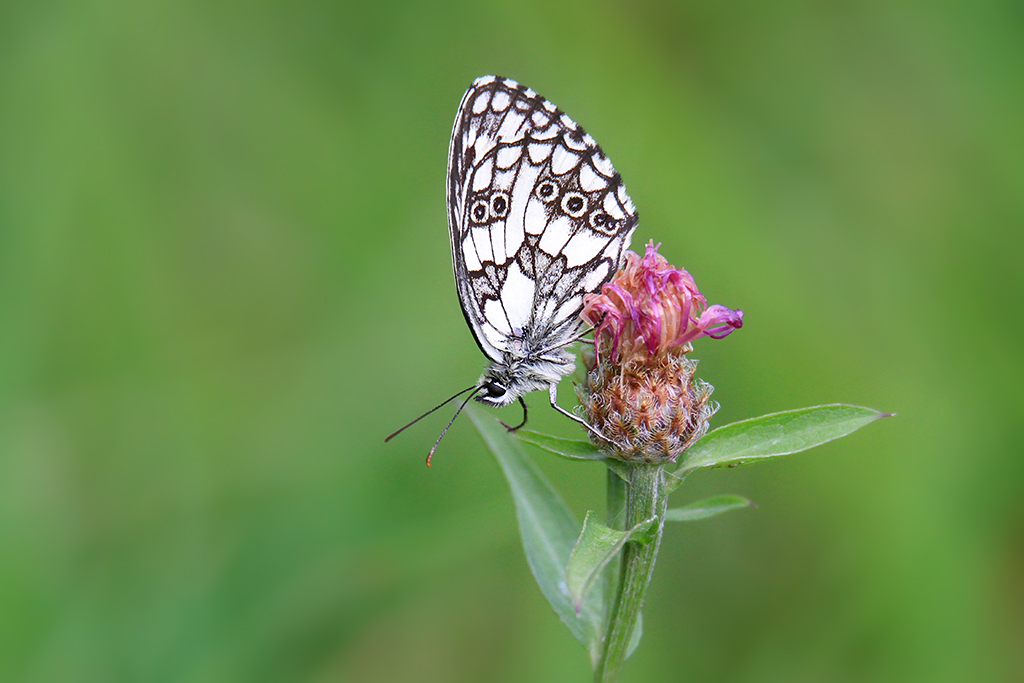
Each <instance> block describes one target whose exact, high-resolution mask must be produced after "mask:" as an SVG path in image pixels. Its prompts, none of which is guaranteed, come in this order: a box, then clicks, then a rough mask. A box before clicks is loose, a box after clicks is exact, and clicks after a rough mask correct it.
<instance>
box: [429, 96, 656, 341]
mask: <svg viewBox="0 0 1024 683" xmlns="http://www.w3.org/2000/svg"><path fill="white" fill-rule="evenodd" d="M636 225H637V212H636V209H635V208H634V207H633V202H632V201H631V200H630V198H629V196H628V195H627V194H626V188H625V186H624V185H623V183H622V178H621V177H620V176H619V174H618V173H617V172H616V171H615V169H614V168H613V167H612V164H611V162H610V161H609V160H608V157H607V156H605V154H604V153H603V152H602V151H601V148H600V147H599V146H598V145H597V143H596V142H594V139H593V138H591V137H590V136H589V135H588V134H587V133H586V132H585V131H584V130H583V129H582V128H581V127H580V126H579V125H577V124H576V123H575V122H574V121H573V120H572V119H570V118H569V117H568V116H566V115H565V114H564V113H563V112H562V111H561V110H560V109H558V107H556V106H555V105H553V104H552V103H551V102H549V101H547V100H546V99H544V98H543V97H541V96H540V95H538V94H537V93H536V92H534V91H533V90H531V89H529V88H526V87H524V86H521V85H519V84H518V83H516V82H515V81H512V80H509V79H502V78H498V77H496V76H484V77H482V78H478V79H477V80H476V81H475V82H474V83H473V85H472V86H471V87H470V88H469V90H467V91H466V94H465V95H464V96H463V98H462V103H461V105H460V106H459V113H458V115H457V116H456V119H455V127H454V129H453V131H452V139H451V145H450V147H449V152H448V229H449V236H450V238H451V247H452V263H453V266H454V269H455V280H456V285H457V287H458V292H459V302H460V304H461V305H462V311H463V313H464V314H465V316H466V321H467V323H468V324H469V326H470V329H472V331H473V335H474V337H475V338H476V341H477V344H478V345H479V346H480V348H481V350H482V351H483V352H484V353H485V354H486V355H487V356H488V357H489V358H491V359H492V360H494V361H499V360H501V359H502V358H503V357H504V354H513V355H515V356H524V355H527V354H529V352H531V351H537V350H540V349H542V348H546V347H549V346H552V345H554V344H558V343H562V342H564V341H566V340H568V339H570V338H571V337H572V336H574V335H575V334H576V333H577V331H578V330H579V328H580V327H581V325H582V323H581V321H580V319H579V313H580V311H581V310H582V308H583V295H584V294H587V293H589V292H596V291H598V290H600V288H601V285H603V284H604V283H605V282H607V281H608V280H609V279H610V278H611V276H612V275H613V274H614V273H615V271H616V270H618V268H619V267H620V266H621V264H622V259H623V252H624V251H625V249H626V247H627V246H628V245H629V239H630V237H631V236H632V233H633V230H634V229H635V228H636Z"/></svg>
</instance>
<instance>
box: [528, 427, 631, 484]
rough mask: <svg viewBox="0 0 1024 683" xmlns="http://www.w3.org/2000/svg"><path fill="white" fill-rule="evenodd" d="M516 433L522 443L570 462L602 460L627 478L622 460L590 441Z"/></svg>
mask: <svg viewBox="0 0 1024 683" xmlns="http://www.w3.org/2000/svg"><path fill="white" fill-rule="evenodd" d="M514 433H515V435H516V437H517V438H518V439H519V440H520V441H522V442H524V443H528V444H531V445H533V446H536V447H537V448H540V449H541V450H543V451H547V452H548V453H554V454H555V455H559V456H561V457H563V458H569V459H570V460H600V461H603V462H604V464H605V465H607V466H608V469H610V470H612V471H613V472H615V473H616V474H618V475H619V476H620V477H622V478H623V479H625V478H626V477H627V474H626V469H625V465H624V464H623V462H622V461H621V460H616V459H615V458H609V457H608V456H606V455H605V454H604V453H603V452H601V449H600V448H598V447H597V446H595V445H594V444H592V443H591V442H589V441H581V440H578V439H564V438H562V437H560V436H551V435H550V434H541V433H539V432H534V431H530V430H529V429H520V430H518V431H516V432H514Z"/></svg>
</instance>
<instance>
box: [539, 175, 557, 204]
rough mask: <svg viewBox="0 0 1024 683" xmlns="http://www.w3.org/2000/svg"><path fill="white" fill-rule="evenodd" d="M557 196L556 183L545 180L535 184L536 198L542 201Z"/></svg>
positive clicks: (547, 200) (548, 200) (550, 199)
mask: <svg viewBox="0 0 1024 683" xmlns="http://www.w3.org/2000/svg"><path fill="white" fill-rule="evenodd" d="M557 196H558V185H555V184H554V183H553V182H551V181H550V180H545V181H544V182H542V183H541V184H540V185H538V186H537V198H538V199H540V200H541V201H542V202H551V201H552V200H554V199H555V198H556V197H557Z"/></svg>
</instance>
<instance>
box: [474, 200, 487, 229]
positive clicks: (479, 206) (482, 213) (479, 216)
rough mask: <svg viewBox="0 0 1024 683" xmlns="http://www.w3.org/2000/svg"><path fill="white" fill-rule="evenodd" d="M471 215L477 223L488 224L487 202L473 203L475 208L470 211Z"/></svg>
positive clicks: (478, 201)
mask: <svg viewBox="0 0 1024 683" xmlns="http://www.w3.org/2000/svg"><path fill="white" fill-rule="evenodd" d="M470 214H472V216H473V221H474V222H475V223H486V222H487V200H486V199H478V200H476V201H475V202H473V208H472V209H470Z"/></svg>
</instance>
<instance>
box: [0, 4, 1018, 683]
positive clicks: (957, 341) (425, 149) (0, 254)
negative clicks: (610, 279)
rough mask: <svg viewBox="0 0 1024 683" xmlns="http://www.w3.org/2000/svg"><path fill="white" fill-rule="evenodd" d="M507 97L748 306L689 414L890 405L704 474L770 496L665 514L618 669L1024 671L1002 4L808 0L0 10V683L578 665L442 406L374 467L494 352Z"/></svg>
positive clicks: (365, 677)
mask: <svg viewBox="0 0 1024 683" xmlns="http://www.w3.org/2000/svg"><path fill="white" fill-rule="evenodd" d="M492 72H493V73H498V74H502V75H507V76H511V77H513V78H516V79H518V80H520V81H521V82H523V83H525V84H527V85H530V86H532V87H533V88H535V89H537V90H538V91H540V92H541V93H543V94H545V95H546V96H548V97H549V98H551V99H552V100H553V101H554V102H555V103H556V104H558V105H559V106H561V107H562V108H563V109H565V110H566V111H567V112H569V113H570V115H571V116H573V117H574V118H575V119H576V120H578V121H579V122H580V123H581V124H582V125H583V126H585V127H586V128H587V129H588V131H589V132H590V133H592V134H593V135H594V136H595V137H596V138H597V139H598V140H599V141H600V142H601V144H602V146H603V147H604V148H605V150H606V151H607V152H608V153H609V155H610V156H611V158H612V159H613V160H614V162H615V164H616V166H617V168H618V170H619V171H620V172H621V173H622V174H623V176H624V177H625V179H626V183H627V185H628V187H629V189H630V194H631V195H632V197H633V200H634V201H635V203H636V204H637V206H638V207H639V209H640V214H641V225H640V228H639V230H638V231H637V233H636V236H635V241H634V246H640V245H642V243H643V242H645V241H646V240H647V239H650V238H653V239H655V240H656V241H660V242H663V243H664V246H663V247H662V252H663V253H664V254H665V255H666V256H668V257H669V259H670V260H672V262H673V263H675V264H677V265H680V266H685V267H686V268H688V269H689V270H691V272H693V274H694V275H695V277H696V279H697V282H698V284H699V285H700V286H701V289H702V290H703V291H704V292H705V293H706V294H707V295H708V298H709V300H710V301H711V302H712V303H723V304H726V305H729V306H732V307H739V308H742V309H744V311H745V312H746V318H745V322H746V325H745V327H744V328H743V330H741V331H740V332H738V333H736V334H734V335H733V336H731V337H729V338H728V339H727V340H724V341H721V342H714V341H711V340H703V341H700V342H698V344H697V351H696V354H695V355H696V356H697V357H699V358H701V359H702V365H701V374H702V376H703V377H704V378H705V379H707V380H708V381H710V382H711V383H713V384H715V385H716V387H717V391H716V394H715V397H716V398H717V399H718V400H719V401H720V402H721V404H722V409H721V411H720V413H719V414H718V416H717V418H716V421H715V423H716V424H725V423H727V422H730V421H733V420H736V419H741V418H745V417H750V416H754V415H759V414H762V413H765V412H771V411H775V410H781V409H787V408H796V407H801V406H806V405H813V404H818V403H826V402H833V401H843V402H849V403H857V404H862V405H868V406H873V407H876V408H879V409H882V410H887V411H894V412H897V413H899V417H897V418H896V419H894V420H887V421H884V422H881V423H878V424H875V425H872V426H870V427H869V428H867V429H865V430H864V431H862V432H858V433H857V434H855V435H854V436H852V437H850V438H847V439H844V440H843V441H841V442H837V443H834V444H829V445H827V446H825V447H822V448H820V449H818V450H817V451H814V452H811V453H807V454H802V455H798V456H794V457H793V458H792V459H789V460H786V461H782V462H778V463H772V464H766V465H763V466H760V467H751V468H741V469H738V470H728V471H716V472H712V473H708V474H702V475H699V476H696V477H694V478H693V479H692V480H691V481H689V482H688V483H687V485H686V486H684V487H683V488H682V489H681V490H680V491H679V492H678V493H677V494H676V500H677V502H678V503H683V502H686V501H687V500H693V499H696V498H698V497H700V496H703V495H710V494H713V493H738V494H741V495H745V496H748V497H750V498H752V499H753V500H755V501H756V502H757V503H758V505H759V508H758V509H757V510H753V511H745V512H739V513H733V514H731V515H728V516H724V517H721V518H716V519H714V520H711V521H708V522H704V523H701V524H691V525H685V526H684V525H676V526H674V527H672V528H671V529H670V530H669V531H668V532H667V534H666V540H665V543H664V545H663V551H662V557H661V562H660V563H659V565H658V568H657V572H656V574H655V578H654V582H653V584H652V588H651V591H650V593H649V598H648V603H649V604H648V606H647V608H646V611H645V615H646V619H645V626H646V629H645V630H646V634H645V640H644V643H643V644H642V646H641V648H640V649H639V650H638V651H637V654H636V655H635V656H634V657H633V659H632V660H630V662H629V663H628V664H627V669H626V672H625V679H624V680H625V681H627V682H635V683H639V682H641V681H652V682H653V681H758V682H760V681H787V682H792V681H839V682H844V681H893V682H897V681H899V682H904V681H928V682H932V681H1016V680H1024V500H1022V493H1024V458H1022V453H1021V448H1020V443H1021V439H1022V437H1024V434H1022V432H1024V430H1022V427H1021V424H1022V418H1021V413H1022V408H1024V401H1022V398H1021V396H1022V381H1024V373H1022V363H1021V347H1022V339H1024V337H1022V328H1024V323H1022V320H1021V309H1022V304H1021V295H1022V290H1024V288H1022V286H1021V285H1022V282H1021V280H1022V278H1021V271H1022V266H1021V264H1020V261H1021V257H1022V255H1024V250H1022V239H1021V237H1022V233H1024V11H1022V9H1021V5H1020V3H1016V2H966V1H965V2H961V3H930V2H910V1H906V2H863V3H813V2H806V1H801V0H784V1H782V2H775V3H764V2H738V3H717V2H710V1H706V0H705V1H702V2H690V3H668V2H658V1H656V0H639V1H635V2H630V3H625V2H609V1H601V2H583V1H582V0H580V1H576V2H556V3H551V2H546V1H544V0H534V1H532V2H520V3H489V4H484V3H479V2H472V3H471V2H464V3H446V4H440V3H397V2H377V3H351V2H342V3H337V2H335V3H331V2H311V1H307V2H297V3H285V2H255V3H243V2H234V3H232V2H219V1H218V2H195V1H188V0H186V1H184V2H168V1H163V2H142V3H139V2H126V1H119V0H89V1H80V2H61V1H59V0H53V1H50V0H43V1H41V2H13V3H11V2H6V3H3V4H2V5H0V680H4V681H204V682H205V681H359V682H363V681H367V682H375V681H424V682H434V681H436V682H445V683H447V682H462V681H465V682H476V681H500V682H518V681H545V682H546V681H551V682H559V683H560V682H564V681H586V680H589V675H590V674H589V666H588V663H587V658H586V656H585V654H584V652H583V650H582V648H580V646H579V645H578V644H577V643H576V642H575V641H574V639H573V638H572V636H571V635H570V634H569V632H568V631H567V630H565V629H564V627H563V626H562V625H561V624H560V623H559V622H558V620H557V619H556V617H555V616H554V614H553V613H552V612H551V610H550V609H549V607H548V606H547V604H546V603H545V602H544V599H543V598H542V597H541V595H540V593H539V591H538V590H537V588H536V586H535V585H534V583H533V580H532V578H531V576H530V574H529V570H528V568H527V566H526V562H525V559H524V557H523V554H522V550H521V548H520V546H519V541H518V538H517V533H516V527H515V521H514V516H513V510H512V503H511V500H510V497H509V494H508V492H507V489H506V488H505V484H504V482H503V480H502V479H501V474H500V472H499V470H498V468H497V466H496V464H495V462H494V461H493V459H492V458H491V456H490V455H489V454H488V453H487V452H486V451H485V450H484V448H483V446H482V442H481V440H480V438H479V437H478V436H477V435H476V434H475V433H474V431H473V429H472V426H471V425H470V423H469V421H468V420H464V419H463V420H460V421H459V422H458V423H457V424H456V425H455V427H453V429H452V432H451V433H450V434H449V436H448V437H447V439H446V441H445V442H444V444H443V445H442V448H441V450H440V451H439V453H438V455H437V457H436V458H435V464H434V467H433V468H432V469H429V470H428V469H427V468H425V467H424V466H423V457H424V455H425V453H426V450H427V448H428V447H429V445H430V443H431V442H432V441H433V439H434V438H435V436H436V435H437V433H438V431H439V430H440V428H441V426H442V425H443V423H444V420H445V419H446V416H447V415H450V413H442V414H439V415H437V416H435V417H433V418H431V419H430V420H426V421H424V423H421V424H420V425H417V426H416V427H415V428H414V429H412V430H410V431H409V432H407V433H405V434H403V435H402V436H401V437H400V438H399V439H396V440H395V441H393V442H391V443H390V444H388V445H387V446H385V445H384V444H383V443H382V439H383V437H384V435H385V434H387V433H388V432H390V431H391V430H392V429H394V428H396V427H397V426H399V425H401V424H402V423H403V422H405V421H406V420H407V419H409V418H411V417H412V416H414V415H416V414H418V413H419V412H421V411H422V410H424V409H426V408H427V407H430V406H431V405H433V404H434V403H436V402H437V401H439V400H441V399H442V398H445V397H447V396H448V395H449V394H450V393H452V392H454V391H455V390H457V389H460V388H462V387H464V386H467V385H468V384H469V383H470V382H472V381H473V380H475V379H476V377H477V376H478V373H479V372H480V370H481V368H482V367H483V357H482V356H481V355H480V353H479V352H478V350H477V348H476V346H475V345H474V343H473V341H472V338H471V336H470V334H469V332H468V331H467V330H466V328H465V324H464V322H463V318H462V314H461V312H460V311H459V307H458V304H457V301H456V297H455V292H454V287H453V284H452V275H451V266H450V261H449V259H450V257H449V247H448V241H447V240H448V238H447V229H446V223H445V207H444V190H443V188H444V173H445V162H446V154H447V145H448V136H449V132H450V130H451V124H452V120H453V118H454V115H455V110H456V107H457V105H458V103H459V99H460V97H461V95H462V92H463V91H464V89H465V88H466V87H467V86H468V85H469V84H470V82H471V81H472V80H473V78H475V77H477V76H480V75H482V74H486V73H492ZM569 385H570V383H568V382H566V383H565V384H564V385H563V388H562V403H563V404H565V405H569V404H571V401H572V397H571V394H572V392H571V390H570V388H569ZM531 404H532V405H533V406H535V408H536V410H535V411H534V414H533V416H532V418H531V419H532V424H533V425H534V427H535V428H538V429H542V430H545V431H549V432H555V433H560V434H565V435H570V436H571V435H575V434H577V432H576V431H575V430H574V428H573V426H572V425H571V424H569V423H568V422H567V421H566V420H564V419H561V418H559V417H558V416H557V415H555V414H553V411H550V410H547V409H545V408H544V397H543V396H541V395H539V394H537V395H534V396H533V397H531ZM515 414H516V413H515V411H513V412H512V413H509V415H510V416H512V417H514V416H515ZM537 460H538V462H539V463H540V464H541V466H542V468H543V469H544V470H545V471H546V472H547V473H548V474H549V476H550V477H551V478H552V479H553V480H555V481H556V482H557V483H558V485H559V486H560V487H562V489H563V491H564V493H565V495H566V497H567V498H568V499H569V501H570V504H571V505H572V507H573V509H574V510H575V511H576V512H577V514H579V515H580V517H581V518H582V515H583V513H584V512H585V511H586V510H587V509H588V508H599V507H600V506H601V505H602V501H603V474H602V473H601V471H600V468H599V467H595V466H591V465H586V464H583V465H576V464H572V463H563V462H553V461H552V460H551V458H544V457H538V458H537Z"/></svg>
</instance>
